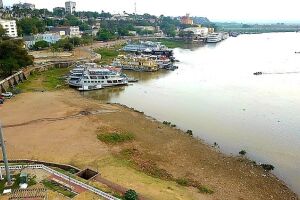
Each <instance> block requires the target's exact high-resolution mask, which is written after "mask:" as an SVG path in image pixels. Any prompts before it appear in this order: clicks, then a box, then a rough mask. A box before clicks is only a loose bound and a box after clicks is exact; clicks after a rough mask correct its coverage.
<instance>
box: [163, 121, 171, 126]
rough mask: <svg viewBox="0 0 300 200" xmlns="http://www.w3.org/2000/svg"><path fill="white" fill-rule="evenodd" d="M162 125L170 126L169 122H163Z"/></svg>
mask: <svg viewBox="0 0 300 200" xmlns="http://www.w3.org/2000/svg"><path fill="white" fill-rule="evenodd" d="M163 124H165V125H168V126H170V125H171V122H168V121H164V122H163Z"/></svg>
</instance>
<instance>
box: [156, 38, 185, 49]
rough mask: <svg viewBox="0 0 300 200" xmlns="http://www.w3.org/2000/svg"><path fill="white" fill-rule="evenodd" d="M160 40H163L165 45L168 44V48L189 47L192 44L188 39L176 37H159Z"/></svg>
mask: <svg viewBox="0 0 300 200" xmlns="http://www.w3.org/2000/svg"><path fill="white" fill-rule="evenodd" d="M158 41H159V42H161V43H162V44H163V45H166V46H167V47H168V48H171V49H174V48H187V46H188V45H189V44H190V42H188V41H184V40H175V39H159V40H158Z"/></svg>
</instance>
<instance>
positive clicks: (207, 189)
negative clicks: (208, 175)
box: [198, 185, 214, 194]
mask: <svg viewBox="0 0 300 200" xmlns="http://www.w3.org/2000/svg"><path fill="white" fill-rule="evenodd" d="M198 189H199V192H201V193H204V194H213V193H214V191H213V190H211V189H209V188H207V187H206V186H203V185H201V186H199V187H198Z"/></svg>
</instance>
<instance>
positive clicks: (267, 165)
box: [260, 164, 275, 171]
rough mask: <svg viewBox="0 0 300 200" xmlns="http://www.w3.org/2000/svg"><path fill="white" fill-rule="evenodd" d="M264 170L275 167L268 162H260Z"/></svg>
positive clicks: (270, 169)
mask: <svg viewBox="0 0 300 200" xmlns="http://www.w3.org/2000/svg"><path fill="white" fill-rule="evenodd" d="M260 166H261V167H262V168H263V169H264V170H266V171H272V170H274V169H275V167H274V166H273V165H270V164H261V165H260Z"/></svg>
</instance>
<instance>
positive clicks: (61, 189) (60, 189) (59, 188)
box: [42, 180, 76, 198]
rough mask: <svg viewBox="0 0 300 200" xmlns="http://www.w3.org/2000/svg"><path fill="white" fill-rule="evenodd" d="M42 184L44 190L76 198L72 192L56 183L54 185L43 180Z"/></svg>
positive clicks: (52, 182)
mask: <svg viewBox="0 0 300 200" xmlns="http://www.w3.org/2000/svg"><path fill="white" fill-rule="evenodd" d="M42 183H43V185H44V186H45V187H46V188H48V189H50V190H53V191H55V192H58V193H61V194H63V195H64V196H66V197H69V198H73V197H75V196H76V194H75V193H73V192H72V191H70V190H68V189H67V188H65V187H64V186H62V185H59V184H58V183H56V182H54V181H49V180H43V181H42Z"/></svg>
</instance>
